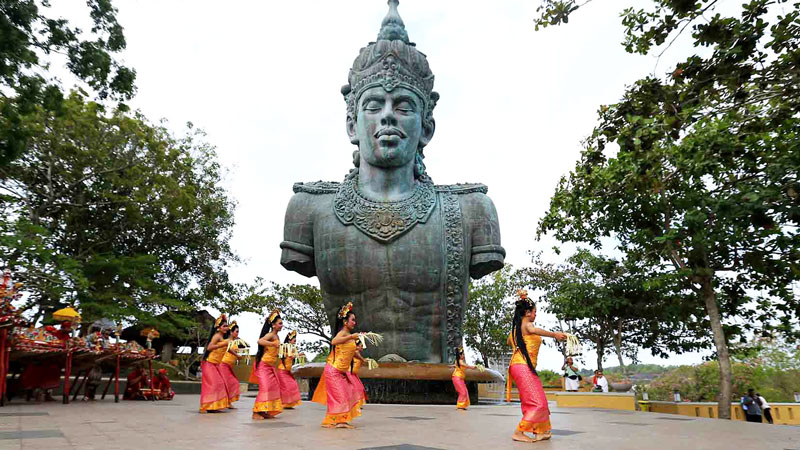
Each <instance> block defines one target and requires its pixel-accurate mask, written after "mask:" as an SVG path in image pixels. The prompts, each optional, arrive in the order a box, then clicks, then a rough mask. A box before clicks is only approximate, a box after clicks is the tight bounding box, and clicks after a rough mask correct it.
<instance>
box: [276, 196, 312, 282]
mask: <svg viewBox="0 0 800 450" xmlns="http://www.w3.org/2000/svg"><path fill="white" fill-rule="evenodd" d="M314 199H315V198H314V196H312V195H310V194H307V193H304V192H299V193H297V194H295V195H294V196H293V197H292V199H291V200H290V201H289V206H288V207H287V208H286V217H285V219H284V222H283V242H281V265H282V266H283V267H284V268H285V269H286V270H291V271H294V272H297V273H299V274H300V275H304V276H306V277H313V276H315V275H316V274H317V268H316V266H315V265H314V214H313V209H314Z"/></svg>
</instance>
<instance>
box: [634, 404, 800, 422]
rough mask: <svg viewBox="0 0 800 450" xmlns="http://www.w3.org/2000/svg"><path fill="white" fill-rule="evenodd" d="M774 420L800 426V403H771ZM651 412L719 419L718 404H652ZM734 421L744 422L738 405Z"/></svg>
mask: <svg viewBox="0 0 800 450" xmlns="http://www.w3.org/2000/svg"><path fill="white" fill-rule="evenodd" d="M770 406H771V407H772V408H771V409H770V410H771V412H772V419H773V420H774V421H775V423H776V424H778V425H800V403H770ZM650 412H657V413H664V414H679V415H681V416H689V417H710V418H717V417H719V411H718V408H717V404H716V403H706V402H703V403H699V402H682V403H674V402H650ZM731 415H732V416H733V417H731V419H732V420H740V421H744V420H745V416H744V410H742V405H740V404H738V403H733V404H731Z"/></svg>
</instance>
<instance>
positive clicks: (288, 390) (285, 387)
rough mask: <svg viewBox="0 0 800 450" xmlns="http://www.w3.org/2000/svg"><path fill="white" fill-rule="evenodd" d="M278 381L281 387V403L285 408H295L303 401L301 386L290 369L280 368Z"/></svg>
mask: <svg viewBox="0 0 800 450" xmlns="http://www.w3.org/2000/svg"><path fill="white" fill-rule="evenodd" d="M278 382H279V383H280V388H281V403H283V407H284V408H294V407H295V406H297V405H299V404H300V403H301V401H300V386H298V385H297V380H295V379H294V377H293V376H292V373H291V372H289V371H288V370H281V369H278Z"/></svg>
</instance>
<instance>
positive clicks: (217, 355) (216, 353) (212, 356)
mask: <svg viewBox="0 0 800 450" xmlns="http://www.w3.org/2000/svg"><path fill="white" fill-rule="evenodd" d="M219 343H220V344H222V347H220V348H218V349H216V350H211V352H210V353H209V354H208V358H206V360H207V361H208V362H210V363H212V364H219V363H221V362H222V356H223V355H224V354H225V352H226V351H227V350H228V340H227V339H223V340H221V341H219Z"/></svg>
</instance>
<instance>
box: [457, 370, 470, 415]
mask: <svg viewBox="0 0 800 450" xmlns="http://www.w3.org/2000/svg"><path fill="white" fill-rule="evenodd" d="M453 386H455V387H456V392H458V403H456V408H458V409H467V407H468V406H469V391H468V390H467V383H465V382H464V379H463V378H461V377H453Z"/></svg>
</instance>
